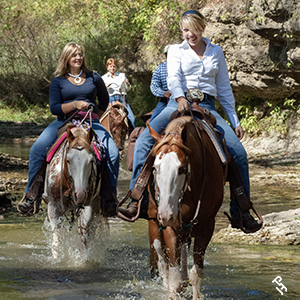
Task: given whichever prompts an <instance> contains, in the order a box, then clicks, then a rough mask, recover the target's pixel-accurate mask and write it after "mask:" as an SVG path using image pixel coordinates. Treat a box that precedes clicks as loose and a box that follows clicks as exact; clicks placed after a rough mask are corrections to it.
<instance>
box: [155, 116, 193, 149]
mask: <svg viewBox="0 0 300 300" xmlns="http://www.w3.org/2000/svg"><path fill="white" fill-rule="evenodd" d="M191 121H192V118H191V117H190V116H183V117H181V118H177V119H174V120H173V121H172V122H170V123H169V124H168V126H167V128H166V130H165V136H164V138H163V139H162V140H161V141H160V142H158V143H157V144H156V145H155V146H154V148H153V151H154V152H155V153H156V151H157V150H158V149H159V148H160V147H162V146H163V145H165V144H169V145H170V146H171V145H177V146H178V147H179V148H181V149H182V150H183V151H186V152H187V153H189V152H190V151H191V150H190V149H189V148H188V147H186V146H185V145H184V144H183V143H182V142H180V141H178V140H177V139H175V137H174V135H173V134H172V132H176V133H178V134H181V132H182V129H183V128H184V126H185V125H186V124H187V123H190V122H191Z"/></svg>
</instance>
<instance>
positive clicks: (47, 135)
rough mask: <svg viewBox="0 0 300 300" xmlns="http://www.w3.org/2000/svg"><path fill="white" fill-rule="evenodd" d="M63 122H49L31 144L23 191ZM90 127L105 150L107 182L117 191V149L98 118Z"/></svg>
mask: <svg viewBox="0 0 300 300" xmlns="http://www.w3.org/2000/svg"><path fill="white" fill-rule="evenodd" d="M63 123H64V120H58V119H56V120H55V121H54V122H53V123H51V124H50V125H49V126H48V127H47V128H46V129H45V130H44V131H43V132H42V134H41V135H40V136H39V138H38V139H37V140H36V141H35V143H34V144H33V145H32V147H31V149H30V152H29V171H28V184H27V187H26V189H25V193H28V191H29V189H30V187H31V185H32V183H33V178H34V175H35V174H36V172H37V171H38V169H39V168H40V166H41V164H42V161H43V160H44V158H45V156H46V154H47V152H48V150H49V149H50V147H51V146H52V144H53V143H54V142H55V140H56V139H57V131H58V128H59V127H60V126H61V125H62V124H63ZM92 127H93V129H94V131H95V132H96V134H97V136H98V137H99V138H100V140H101V141H102V142H103V144H104V146H105V151H106V159H107V166H108V168H107V169H108V176H109V182H110V185H111V187H112V189H113V192H115V193H116V191H117V180H118V174H119V151H118V149H117V147H116V145H115V143H114V141H113V139H112V138H111V136H110V134H109V133H108V132H107V131H106V129H105V128H104V127H103V126H102V125H101V124H100V123H99V120H98V119H96V120H93V124H92Z"/></svg>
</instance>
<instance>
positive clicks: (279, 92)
mask: <svg viewBox="0 0 300 300" xmlns="http://www.w3.org/2000/svg"><path fill="white" fill-rule="evenodd" d="M201 5H202V7H199V8H200V10H201V11H202V13H203V14H204V15H205V16H206V17H207V18H208V21H209V24H208V26H207V27H206V29H205V32H204V36H206V37H208V38H210V39H211V40H212V41H213V42H214V43H215V44H218V45H220V46H221V47H222V49H223V51H224V54H225V57H226V61H227V66H228V69H229V75H230V80H231V84H232V88H233V92H234V95H235V98H236V100H237V102H238V100H239V99H241V98H243V97H245V96H247V97H256V98H262V99H264V100H275V99H285V98H286V97H295V98H297V97H298V98H299V95H298V94H297V93H299V92H300V14H299V11H300V2H299V1H292V0H283V1H280V2H278V1H263V0H252V1H246V2H245V1H242V0H237V1H234V2H232V1H218V2H215V1H207V2H206V3H205V4H201ZM297 12H298V13H297Z"/></svg>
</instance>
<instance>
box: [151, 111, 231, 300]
mask: <svg viewBox="0 0 300 300" xmlns="http://www.w3.org/2000/svg"><path fill="white" fill-rule="evenodd" d="M149 131H150V134H151V136H152V137H153V138H154V139H155V140H156V146H155V147H154V148H153V150H152V151H154V155H155V156H156V157H155V162H154V169H155V170H154V177H153V183H149V185H148V190H149V194H150V195H149V198H150V199H149V200H150V201H149V209H148V215H149V222H148V224H149V239H150V265H151V273H152V275H153V276H154V275H157V274H158V273H159V274H160V275H161V276H162V277H163V282H164V285H165V286H166V287H167V288H168V290H169V299H176V297H178V293H180V292H182V291H183V290H184V288H185V287H186V286H187V285H188V282H189V281H188V280H189V279H188V270H187V247H186V245H187V244H189V243H190V242H191V238H194V249H193V258H194V263H193V266H192V269H191V271H190V283H191V284H192V287H193V299H194V300H195V299H202V298H201V297H203V296H202V294H201V293H200V284H201V280H202V277H203V260H204V253H205V250H206V247H207V245H208V243H209V241H210V239H211V237H212V234H213V231H214V226H215V216H216V214H217V212H218V210H219V208H220V206H221V204H222V201H223V191H224V183H225V179H226V172H227V167H226V164H223V163H222V162H221V160H220V158H219V156H218V154H217V151H216V149H215V148H214V146H213V144H212V141H211V140H210V138H209V137H208V135H207V134H206V132H205V131H204V130H203V123H201V122H200V121H199V120H194V119H192V118H191V117H189V116H184V117H180V118H177V119H175V120H173V121H171V122H170V123H169V125H168V126H167V128H166V130H165V133H164V134H162V135H159V134H158V133H156V132H155V131H154V130H153V129H152V128H151V127H150V126H149Z"/></svg>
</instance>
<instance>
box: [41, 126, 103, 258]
mask: <svg viewBox="0 0 300 300" xmlns="http://www.w3.org/2000/svg"><path fill="white" fill-rule="evenodd" d="M93 136H94V131H93V129H89V131H86V130H85V129H83V128H73V129H72V130H70V127H67V138H66V139H65V141H64V142H62V144H61V145H60V146H59V148H58V149H57V151H56V152H55V154H54V156H53V158H52V159H51V161H50V163H49V164H48V166H47V169H46V174H45V187H44V194H43V196H42V197H43V200H44V201H45V203H47V204H48V217H49V220H50V223H51V227H52V230H53V243H52V254H53V257H54V258H58V256H59V250H60V249H59V247H60V244H61V239H62V235H63V232H64V228H63V227H64V226H63V222H64V217H67V214H70V216H71V218H72V219H73V220H74V217H75V216H77V217H78V232H79V235H80V237H81V240H82V242H83V244H84V245H85V246H87V245H88V243H89V242H90V241H91V239H93V237H94V234H95V231H96V229H97V228H98V227H99V225H100V223H101V219H102V216H101V209H100V196H99V189H100V182H101V178H100V177H99V176H101V174H98V173H97V172H98V169H97V166H96V158H95V155H94V150H93V147H92V145H91V141H92V139H93Z"/></svg>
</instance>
